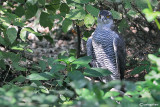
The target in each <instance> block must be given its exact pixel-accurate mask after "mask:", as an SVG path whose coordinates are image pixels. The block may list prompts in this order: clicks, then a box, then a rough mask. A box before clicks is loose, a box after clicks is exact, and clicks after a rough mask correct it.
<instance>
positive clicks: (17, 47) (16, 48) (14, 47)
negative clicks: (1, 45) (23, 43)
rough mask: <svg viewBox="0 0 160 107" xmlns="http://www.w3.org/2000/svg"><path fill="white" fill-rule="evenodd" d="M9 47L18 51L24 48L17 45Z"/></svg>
mask: <svg viewBox="0 0 160 107" xmlns="http://www.w3.org/2000/svg"><path fill="white" fill-rule="evenodd" d="M11 49H13V50H19V51H23V50H24V49H23V48H22V47H19V46H13V47H11Z"/></svg>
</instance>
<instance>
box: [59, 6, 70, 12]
mask: <svg viewBox="0 0 160 107" xmlns="http://www.w3.org/2000/svg"><path fill="white" fill-rule="evenodd" d="M69 10H70V9H69V7H68V5H67V4H66V3H62V4H61V6H60V11H61V12H64V13H66V14H68V13H69Z"/></svg>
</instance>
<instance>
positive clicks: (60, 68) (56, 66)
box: [50, 64, 66, 72]
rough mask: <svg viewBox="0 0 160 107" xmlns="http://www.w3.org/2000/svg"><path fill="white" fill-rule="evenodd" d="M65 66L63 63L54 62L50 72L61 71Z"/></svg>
mask: <svg viewBox="0 0 160 107" xmlns="http://www.w3.org/2000/svg"><path fill="white" fill-rule="evenodd" d="M65 68H66V66H65V65H62V64H55V65H52V69H51V71H50V72H58V71H62V70H64V69H65Z"/></svg>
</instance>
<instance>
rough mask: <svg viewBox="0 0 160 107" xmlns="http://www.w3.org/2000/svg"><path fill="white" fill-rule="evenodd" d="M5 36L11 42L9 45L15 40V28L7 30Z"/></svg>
mask: <svg viewBox="0 0 160 107" xmlns="http://www.w3.org/2000/svg"><path fill="white" fill-rule="evenodd" d="M6 34H7V35H8V39H9V41H10V42H11V44H12V43H13V42H14V41H15V40H16V38H17V31H16V29H15V28H9V29H7V32H6Z"/></svg>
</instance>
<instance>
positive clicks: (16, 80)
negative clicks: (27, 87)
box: [11, 75, 26, 83]
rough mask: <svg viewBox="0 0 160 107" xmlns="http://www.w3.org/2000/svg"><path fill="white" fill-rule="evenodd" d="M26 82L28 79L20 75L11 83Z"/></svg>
mask: <svg viewBox="0 0 160 107" xmlns="http://www.w3.org/2000/svg"><path fill="white" fill-rule="evenodd" d="M25 80H26V77H24V76H22V75H20V76H18V77H16V78H15V79H13V80H12V81H11V82H21V83H22V82H24V81H25Z"/></svg>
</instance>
